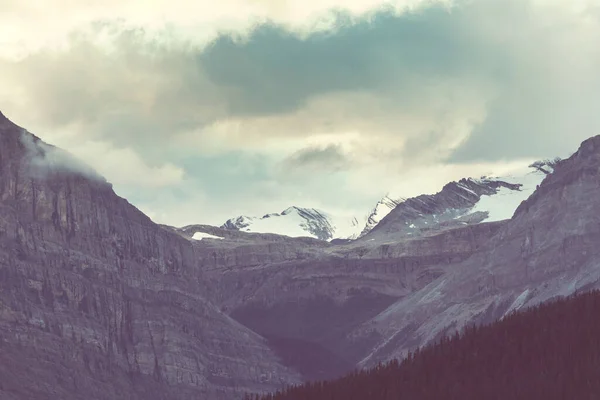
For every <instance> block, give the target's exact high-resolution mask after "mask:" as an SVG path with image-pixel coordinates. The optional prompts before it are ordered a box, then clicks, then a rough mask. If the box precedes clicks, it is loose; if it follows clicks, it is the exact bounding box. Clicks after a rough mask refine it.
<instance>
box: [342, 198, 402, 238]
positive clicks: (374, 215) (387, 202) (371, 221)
mask: <svg viewBox="0 0 600 400" xmlns="http://www.w3.org/2000/svg"><path fill="white" fill-rule="evenodd" d="M402 200H403V199H401V198H399V199H392V198H391V197H390V195H389V193H388V194H386V195H385V196H384V197H383V198H382V199H381V200H379V201H378V202H377V204H376V205H375V207H373V209H372V210H371V212H370V213H369V215H368V216H367V218H366V222H365V224H364V228H363V230H362V231H361V232H360V235H359V236H364V235H366V234H367V233H369V232H370V231H371V230H372V229H373V228H374V227H375V226H376V225H377V224H379V222H380V221H381V220H382V219H383V218H384V217H385V216H386V215H388V214H389V213H390V212H391V211H392V210H393V209H394V208H396V207H397V206H398V204H400V203H402ZM352 239H356V238H352Z"/></svg>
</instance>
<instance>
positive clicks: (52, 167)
mask: <svg viewBox="0 0 600 400" xmlns="http://www.w3.org/2000/svg"><path fill="white" fill-rule="evenodd" d="M19 139H20V141H21V143H22V144H23V146H24V147H25V151H26V157H28V160H29V164H28V165H29V173H30V174H31V175H32V176H33V177H37V178H41V179H44V178H47V177H48V176H50V175H52V174H55V173H61V172H69V173H74V174H77V175H81V176H84V177H86V178H88V179H92V180H96V181H100V182H106V180H105V179H104V178H103V177H102V176H100V175H99V174H98V173H97V172H96V171H95V170H94V169H93V168H91V167H90V166H89V165H88V164H86V163H84V162H83V161H81V160H80V159H78V158H76V157H74V156H73V155H71V154H69V153H68V152H66V151H64V150H62V149H60V148H57V147H54V146H50V145H48V144H46V143H44V142H43V141H41V140H39V139H38V138H37V137H35V136H33V135H32V134H31V133H29V132H27V131H26V130H22V131H21V136H20V138H19Z"/></svg>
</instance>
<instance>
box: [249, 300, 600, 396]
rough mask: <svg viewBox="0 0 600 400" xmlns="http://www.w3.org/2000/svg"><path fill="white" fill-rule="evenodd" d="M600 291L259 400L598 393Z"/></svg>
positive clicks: (515, 315) (516, 315) (518, 315)
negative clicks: (385, 361)
mask: <svg viewBox="0 0 600 400" xmlns="http://www.w3.org/2000/svg"><path fill="white" fill-rule="evenodd" d="M599 314H600V293H599V292H593V293H587V294H583V295H582V294H580V295H578V296H575V297H570V298H568V299H562V300H559V301H555V302H552V303H550V304H546V305H542V306H539V307H535V308H533V309H530V310H527V311H525V312H522V313H516V314H511V315H509V316H507V317H506V318H504V319H503V320H501V321H499V322H495V323H492V324H491V325H488V326H485V327H469V328H468V329H467V330H466V331H465V332H463V333H462V334H461V336H454V337H452V338H445V339H443V340H441V341H440V342H438V343H436V344H435V345H433V346H428V347H426V348H424V349H421V350H419V351H418V352H416V353H415V354H411V356H410V357H408V358H407V359H405V360H402V361H400V362H398V361H393V362H391V363H389V364H387V365H384V366H380V367H377V368H374V369H371V370H367V371H362V372H358V373H354V374H351V375H348V376H346V377H344V378H342V379H339V380H336V381H331V382H325V383H319V384H305V385H302V386H300V387H296V388H290V389H288V390H286V391H285V392H284V393H278V394H275V395H269V396H264V397H260V400H325V399H326V400H364V399H382V400H385V399H411V400H425V399H448V400H454V399H456V400H463V399H489V400H508V399H511V400H521V399H522V400H542V399H543V400H553V399H556V400H562V399H592V398H598V397H600V380H598V367H599V364H600V323H599V322H598V315H599Z"/></svg>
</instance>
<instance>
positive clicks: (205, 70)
mask: <svg viewBox="0 0 600 400" xmlns="http://www.w3.org/2000/svg"><path fill="white" fill-rule="evenodd" d="M60 1H64V2H65V3H61V4H62V5H63V7H57V8H56V10H49V11H48V13H47V14H45V13H42V11H43V10H41V9H38V8H36V7H35V4H34V3H33V2H28V1H27V0H25V1H19V2H17V1H16V0H15V1H10V2H9V3H7V4H8V7H10V8H8V7H7V8H6V10H7V11H10V12H7V13H2V15H1V16H0V33H2V32H5V34H4V35H0V37H4V38H20V39H16V40H12V41H11V43H12V45H11V46H12V48H13V49H14V48H23V49H26V50H25V51H23V53H22V54H20V56H19V57H15V54H14V52H13V51H6V52H4V53H0V108H2V109H3V111H5V113H6V114H7V115H9V116H11V117H12V118H15V119H17V120H18V121H19V123H20V124H21V125H23V126H27V127H28V128H29V129H32V130H34V131H36V132H39V133H40V134H43V137H44V139H47V140H49V141H50V142H52V143H55V144H57V145H60V146H63V147H65V148H67V149H68V150H69V151H71V152H73V153H74V154H75V155H77V156H80V157H81V158H84V159H86V161H88V160H89V162H90V163H91V164H92V166H93V167H94V168H96V169H97V170H98V171H99V172H100V173H102V174H104V175H106V176H107V178H108V179H109V180H110V181H113V182H116V183H118V185H121V187H122V188H123V189H122V190H123V193H125V192H127V193H131V194H133V195H135V193H136V190H138V188H144V190H142V192H140V193H146V194H147V196H150V197H153V196H156V193H157V191H158V189H159V188H161V190H162V189H164V188H165V187H167V188H168V190H169V193H171V194H170V196H171V197H170V199H172V200H168V199H166V198H165V199H163V200H164V206H165V208H166V207H167V204H169V206H168V207H175V205H174V204H175V199H177V198H178V197H177V196H181V198H184V199H186V200H185V201H186V202H189V203H187V204H189V207H182V209H183V208H185V209H186V210H188V211H187V212H189V213H192V211H191V210H193V209H194V204H202V206H201V207H200V206H199V207H198V209H199V211H198V213H204V214H202V215H208V214H211V215H212V214H215V213H217V212H216V211H214V210H215V209H219V210H223V213H226V212H227V210H230V209H232V208H234V207H236V204H239V203H240V202H241V203H242V204H243V205H244V206H245V207H246V206H247V207H254V208H257V209H258V208H259V207H263V206H264V207H266V206H267V205H269V206H271V205H272V206H273V207H275V209H280V208H281V209H283V208H285V207H287V206H288V205H290V203H293V204H299V203H300V202H302V204H299V205H303V206H311V205H312V206H320V207H321V208H324V209H329V208H330V207H337V206H339V207H345V208H348V209H352V208H355V209H358V208H360V207H366V208H369V207H370V206H371V204H370V202H371V201H373V200H376V197H377V196H378V195H379V194H381V193H385V192H387V191H394V187H390V186H393V185H398V182H400V180H401V179H408V176H409V174H413V175H415V176H422V179H423V180H427V182H429V183H428V184H431V185H437V184H443V182H441V183H440V182H438V180H439V179H438V177H437V176H438V175H439V171H441V169H443V166H445V165H447V166H448V168H450V169H451V170H453V171H461V173H462V171H464V173H467V171H468V168H469V166H470V165H471V166H473V169H474V170H476V169H477V168H479V167H477V165H491V164H493V165H496V166H501V165H510V164H511V163H512V162H513V161H515V162H516V161H518V160H522V159H527V160H529V159H535V158H545V157H553V156H556V155H562V152H563V151H564V149H573V148H575V147H576V146H577V144H578V142H580V141H581V140H582V139H584V138H585V137H588V136H591V135H593V134H595V133H597V132H598V128H600V117H599V116H598V113H597V104H599V102H600V94H599V93H600V91H598V88H599V87H600V75H598V74H597V72H596V71H597V70H600V43H599V40H600V39H598V38H600V19H599V18H598V15H599V14H598V11H597V10H598V9H599V8H598V7H597V6H598V2H597V1H596V0H579V1H576V2H568V3H566V2H563V1H558V0H547V1H541V0H477V1H467V0H455V1H452V2H437V1H431V2H430V1H423V2H419V1H414V2H413V1H407V2H385V4H384V2H382V1H378V0H353V1H350V2H344V3H341V2H336V1H334V0H326V1H318V2H317V1H312V0H311V1H307V0H304V1H282V2H274V1H266V0H264V1H263V0H255V1H246V0H244V1H242V0H226V1H223V2H219V3H218V4H216V3H215V6H214V7H211V8H210V9H206V10H204V11H203V12H199V11H198V10H195V8H194V7H196V6H195V5H192V4H191V3H184V2H183V1H182V0H172V1H169V3H168V4H169V5H170V6H169V7H167V3H166V2H162V0H160V1H158V2H154V3H152V5H148V6H147V7H141V6H140V3H139V2H137V0H128V1H124V2H121V1H119V2H116V1H108V2H107V3H105V2H103V3H102V4H101V3H95V2H91V3H89V2H88V3H87V4H88V6H87V7H82V6H81V4H83V3H80V2H72V3H68V2H67V0H60ZM386 4H387V6H386ZM417 4H419V6H416V5H417ZM183 5H187V7H183ZM406 5H412V6H414V7H413V8H412V9H410V10H406V9H404V8H403V7H404V6H406ZM28 21H29V22H28ZM61 21H62V22H63V25H61V26H60V27H59V26H58V24H59V22H61ZM35 23H39V24H40V25H38V26H39V27H40V28H39V29H42V28H41V27H46V28H50V27H54V26H56V27H57V30H56V31H54V30H51V29H49V30H48V31H49V32H52V35H57V36H56V37H54V36H52V35H50V36H52V37H48V38H47V39H48V41H46V42H44V41H41V40H40V38H41V37H43V36H44V35H39V34H37V32H36V34H35V35H34V34H33V32H34V31H33V30H31V31H27V30H23V28H22V27H23V26H28V25H27V24H35ZM29 26H30V27H31V26H32V25H29ZM10 32H13V33H18V34H14V35H10V34H9V33H10ZM4 40H7V39H4ZM21 45H22V46H21ZM11 46H8V47H11ZM8 47H7V46H0V48H3V49H6V48H8ZM433 166H435V168H434V167H433ZM459 166H460V167H459ZM463 166H464V168H463ZM431 168H434V169H433V170H432V169H431ZM303 170H310V171H313V173H312V174H311V175H310V176H311V179H310V181H308V180H307V179H305V178H303V177H302V176H299V174H297V173H292V172H293V171H303ZM319 171H328V173H326V174H324V173H318V172H319ZM424 171H428V172H427V173H426V172H424ZM430 173H431V174H433V175H436V176H435V177H434V176H429V175H428V174H430ZM300 175H301V174H300ZM411 182H412V181H411ZM183 186H185V187H188V188H191V189H189V190H190V191H185V192H181V190H180V189H181V188H182V187H183ZM146 189H147V190H149V191H146ZM157 198H158V197H157ZM211 199H212V200H211ZM144 201H145V202H146V203H152V204H150V205H149V207H151V208H153V209H155V210H160V212H162V213H163V214H165V215H166V214H167V213H168V212H167V210H166V209H163V207H161V205H160V204H159V203H158V202H154V201H152V202H151V201H148V200H147V199H146V200H145V199H143V198H141V197H139V202H140V204H141V203H142V202H144ZM157 201H158V200H157ZM182 201H184V200H182ZM267 202H268V204H267ZM309 203H310V204H309ZM341 203H343V204H342V205H340V204H341ZM227 207H228V208H227ZM282 207H283V208H282ZM204 209H210V212H209V211H203V210H204ZM262 211H264V212H269V211H272V210H268V209H265V210H260V211H257V213H261V212H262ZM219 212H220V211H219ZM249 212H250V211H244V210H241V213H249ZM171 215H174V213H171ZM190 215H191V214H190ZM178 218H179V217H178ZM197 218H198V219H201V218H204V217H201V215H200V214H198V217H197ZM194 219H196V217H195V216H194Z"/></svg>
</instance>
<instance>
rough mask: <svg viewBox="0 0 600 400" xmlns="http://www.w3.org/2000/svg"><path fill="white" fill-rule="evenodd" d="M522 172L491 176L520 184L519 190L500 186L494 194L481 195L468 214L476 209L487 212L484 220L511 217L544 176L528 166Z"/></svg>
mask: <svg viewBox="0 0 600 400" xmlns="http://www.w3.org/2000/svg"><path fill="white" fill-rule="evenodd" d="M522 172H523V173H522V174H518V173H517V174H513V175H510V176H506V177H498V178H493V179H494V180H501V181H504V182H508V183H516V184H520V185H521V187H520V188H519V190H512V189H509V188H506V187H501V188H499V189H498V192H497V193H496V194H493V195H490V196H488V195H483V196H481V199H480V200H479V201H478V202H477V204H476V205H475V207H473V208H472V209H471V211H470V214H472V213H475V212H478V211H482V212H487V213H488V217H487V218H486V219H484V221H485V222H493V221H502V220H505V219H510V218H512V216H513V214H514V213H515V211H516V209H517V208H518V207H519V205H520V204H521V202H523V201H525V200H527V199H528V198H529V196H531V194H532V193H533V192H534V191H535V190H536V188H537V187H538V185H539V184H540V183H542V181H543V180H544V178H545V177H546V173H543V172H541V171H539V170H536V171H531V169H530V168H528V169H527V170H526V171H522Z"/></svg>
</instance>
